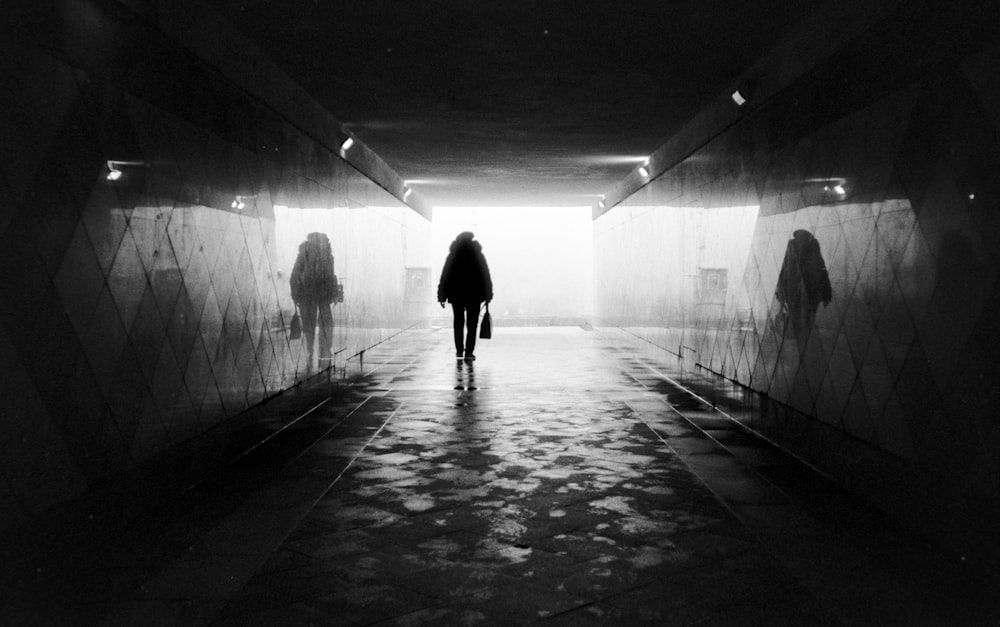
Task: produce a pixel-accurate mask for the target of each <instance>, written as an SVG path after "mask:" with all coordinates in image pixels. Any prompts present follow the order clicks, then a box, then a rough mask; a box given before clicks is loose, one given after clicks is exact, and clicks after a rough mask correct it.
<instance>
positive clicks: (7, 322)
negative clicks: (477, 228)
mask: <svg viewBox="0 0 1000 627" xmlns="http://www.w3.org/2000/svg"><path fill="white" fill-rule="evenodd" d="M136 4H139V3H136ZM192 6H195V5H192ZM10 9H11V14H10V16H9V17H10V19H9V20H7V22H6V23H5V25H4V35H5V42H8V44H9V45H7V46H6V47H5V48H6V50H5V55H4V58H3V60H2V61H0V64H2V73H3V75H4V76H5V77H7V76H9V77H16V80H15V83H14V84H13V85H10V86H9V87H6V88H5V89H4V90H3V93H2V94H0V100H2V101H3V111H4V115H3V116H0V129H2V133H0V134H2V136H3V137H4V138H5V139H4V142H3V143H2V147H0V150H2V151H3V161H2V170H0V197H2V200H3V202H0V258H2V264H3V265H2V268H0V291H2V294H3V297H2V300H0V371H2V372H3V377H2V383H0V386H2V390H0V391H2V392H3V394H4V408H3V411H2V412H0V428H2V429H3V431H4V434H5V435H4V437H3V438H2V444H0V477H2V484H0V512H2V514H0V530H6V529H8V528H12V527H14V526H17V525H19V524H26V523H30V521H31V520H33V519H36V518H37V517H39V516H41V515H44V514H45V513H46V512H49V511H51V508H52V507H54V506H55V505H58V504H62V503H67V502H70V501H71V500H72V499H74V498H76V497H80V496H81V495H84V494H86V493H88V492H89V491H91V490H93V489H95V487H98V486H103V485H106V484H108V483H109V482H111V481H114V480H115V478H116V477H120V476H122V475H123V474H124V473H127V472H129V471H130V470H132V469H134V468H136V467H138V466H140V465H142V464H143V463H145V462H147V461H149V460H151V459H152V458H154V457H156V456H157V455H159V454H161V453H163V452H164V451H167V450H168V449H170V448H171V447H173V446H175V445H177V444H178V443H181V442H184V441H186V440H188V439H190V438H192V437H194V436H197V435H199V434H202V433H205V432H206V431H207V430H209V429H211V428H212V427H213V426H215V425H218V424H220V423H222V422H223V421H226V420H228V419H231V418H233V417H235V416H237V415H239V414H240V413H241V412H243V411H244V410H246V409H247V408H249V407H252V406H254V405H255V404H257V403H259V402H260V401H262V400H263V399H265V398H268V397H270V396H273V395H274V394H276V393H278V392H279V391H281V390H284V389H287V388H289V387H290V386H294V385H296V384H297V383H299V382H302V381H303V380H305V379H306V378H307V377H308V376H310V375H311V374H315V373H316V372H317V370H318V368H320V366H321V364H319V363H317V362H316V361H313V362H312V363H307V358H308V352H307V350H306V349H305V347H304V343H303V340H297V339H292V338H290V337H289V333H288V331H289V326H290V323H291V319H292V316H293V313H294V311H295V305H294V303H293V302H292V301H291V297H290V288H289V275H290V272H291V270H292V266H293V264H294V262H295V258H296V253H297V249H298V246H299V243H300V242H302V241H303V240H304V239H305V237H306V234H307V233H310V232H314V231H316V232H322V233H324V234H326V235H327V236H328V238H329V240H330V242H331V245H332V253H333V256H334V260H335V272H336V274H337V276H338V278H339V280H340V282H341V284H342V285H343V287H344V297H343V302H342V303H339V304H335V305H334V306H333V314H332V317H333V320H334V324H333V333H332V336H333V337H332V350H333V354H334V359H333V361H332V362H331V363H332V370H330V371H329V372H330V373H332V374H334V375H336V376H337V377H341V376H344V375H345V374H350V373H352V372H357V371H358V369H359V368H360V367H361V365H360V360H359V359H358V358H357V355H358V354H359V353H360V352H361V351H364V350H365V349H367V348H369V347H371V346H374V345H376V344H380V343H382V342H384V341H385V340H386V339H388V338H391V337H395V336H396V335H397V334H399V333H401V332H402V331H403V330H405V329H406V328H408V327H409V326H410V325H412V324H413V322H414V321H413V320H411V319H409V318H408V317H407V316H408V312H407V311H406V308H405V302H404V298H405V297H404V290H405V280H406V266H407V265H408V264H409V265H429V264H427V263H426V260H424V259H421V258H419V255H420V254H422V253H421V251H423V250H424V249H425V248H426V242H427V241H428V240H429V237H430V226H429V222H428V220H427V219H426V218H425V217H423V216H422V215H419V214H418V213H416V212H415V211H413V210H412V209H410V208H409V207H407V206H406V205H404V204H403V203H401V202H400V201H399V200H398V199H397V198H396V197H395V196H394V195H393V194H391V193H390V192H389V191H387V188H388V189H391V188H392V187H393V185H394V184H395V178H393V177H392V176H388V174H386V176H387V178H386V180H385V181H382V182H377V181H375V180H373V179H372V178H369V176H366V175H365V174H362V173H361V172H360V171H359V170H358V169H357V168H356V167H354V166H353V165H352V164H351V163H349V162H348V161H346V160H345V159H344V158H342V156H341V155H340V154H339V145H340V141H341V138H342V137H341V136H340V135H338V133H339V125H338V124H336V123H335V121H332V118H329V116H328V115H327V114H325V113H324V112H322V110H319V109H318V108H317V107H315V106H313V107H309V106H298V107H297V108H296V107H294V106H291V105H290V104H289V102H290V101H292V100H294V98H292V96H290V95H289V94H292V95H294V94H297V93H298V92H297V91H295V89H292V88H291V87H289V89H288V90H287V91H285V92H283V91H282V84H281V83H280V80H279V79H280V78H281V77H280V76H277V75H275V74H274V69H273V68H272V67H270V66H267V69H268V72H270V73H269V74H268V77H269V82H268V83H267V85H268V88H269V89H272V90H273V91H274V92H276V93H277V95H275V94H254V93H251V92H248V91H247V87H246V86H247V85H252V84H253V80H251V79H248V78H247V77H234V76H227V75H226V74H224V73H222V72H220V70H219V68H218V67H216V66H215V65H213V64H211V63H209V62H208V61H206V60H205V59H203V58H202V57H200V56H199V55H198V54H195V53H194V52H192V50H191V49H189V48H187V47H185V46H183V45H181V44H180V43H178V41H177V40H176V39H175V38H173V37H172V36H171V35H170V34H169V33H168V32H166V31H163V30H160V29H158V28H157V27H156V25H155V24H156V23H155V19H154V18H155V17H156V14H157V11H156V10H154V9H155V3H148V6H146V9H147V10H146V12H145V14H144V17H142V16H140V15H139V14H137V13H135V12H133V10H132V9H131V8H129V7H126V6H125V5H122V4H119V3H117V2H41V3H15V4H14V6H12V7H10ZM172 15H173V14H172ZM174 17H176V16H174ZM213 24H215V25H218V24H217V23H216V22H213ZM213 32H214V34H215V35H216V36H218V37H221V38H222V39H223V40H225V41H227V42H228V43H229V44H230V45H235V44H240V43H241V41H240V39H239V37H238V36H237V35H235V34H233V33H227V32H222V31H218V30H215V31H213ZM242 43H245V42H242ZM253 54H254V53H253V51H252V49H249V48H248V49H247V50H246V51H244V60H245V57H247V56H250V57H252V55H253ZM260 63H262V64H264V63H265V62H264V61H260ZM262 67H263V66H262ZM285 80H286V82H287V84H288V85H291V82H290V81H288V80H287V79H285ZM276 81H277V82H276ZM275 102H278V103H279V104H281V103H284V104H285V106H273V105H274V103H275ZM298 104H301V103H298ZM288 112H291V113H292V114H294V115H298V117H295V118H294V119H293V118H292V117H289V115H288ZM111 169H116V170H118V171H119V172H121V176H120V178H118V179H117V180H109V178H108V175H109V173H110V171H111ZM366 169H367V170H368V171H369V172H374V173H375V174H376V175H377V174H379V173H380V172H382V171H383V170H385V166H384V164H381V163H380V162H378V161H377V160H375V161H372V160H370V159H369V160H368V161H366ZM383 173H389V174H391V172H389V171H387V170H386V171H385V172H383ZM397 178H398V177H397ZM316 353H317V354H316V357H319V350H317V351H316ZM326 365H327V364H322V366H326Z"/></svg>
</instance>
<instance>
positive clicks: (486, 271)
mask: <svg viewBox="0 0 1000 627" xmlns="http://www.w3.org/2000/svg"><path fill="white" fill-rule="evenodd" d="M479 258H480V260H481V261H482V264H483V265H482V268H483V285H484V286H485V287H486V302H487V303H488V302H490V301H491V300H493V278H492V277H491V276H490V266H489V264H488V263H486V257H485V255H480V256H479Z"/></svg>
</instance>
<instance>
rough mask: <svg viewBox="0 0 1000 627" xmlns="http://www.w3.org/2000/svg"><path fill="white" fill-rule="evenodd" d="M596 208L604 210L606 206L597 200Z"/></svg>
mask: <svg viewBox="0 0 1000 627" xmlns="http://www.w3.org/2000/svg"><path fill="white" fill-rule="evenodd" d="M597 206H598V207H600V208H601V209H604V208H605V207H607V204H605V202H604V201H603V200H598V201H597Z"/></svg>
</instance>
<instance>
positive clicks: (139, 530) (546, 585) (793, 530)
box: [2, 327, 1000, 626]
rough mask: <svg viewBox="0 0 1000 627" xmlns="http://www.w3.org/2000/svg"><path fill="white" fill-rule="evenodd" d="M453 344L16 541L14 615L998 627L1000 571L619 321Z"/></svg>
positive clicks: (286, 404) (298, 400)
mask: <svg viewBox="0 0 1000 627" xmlns="http://www.w3.org/2000/svg"><path fill="white" fill-rule="evenodd" d="M450 336H451V334H450V330H448V329H445V330H441V331H436V332H434V331H430V332H426V333H422V334H421V337H420V339H419V341H417V342H416V343H415V344H414V345H413V346H412V347H407V349H406V350H404V351H403V352H402V354H399V353H397V354H395V356H393V357H392V359H391V360H390V361H388V362H386V363H384V364H383V365H382V366H380V367H379V368H378V369H377V370H376V371H375V372H374V373H372V374H371V375H370V376H367V377H365V378H364V379H363V380H361V381H358V382H355V383H354V384H352V385H350V386H346V387H344V386H340V387H338V388H337V390H336V393H335V394H334V395H333V396H329V395H328V394H327V392H328V391H329V389H330V388H329V386H327V385H320V384H314V385H312V386H311V387H307V388H303V389H301V390H297V391H296V392H294V393H292V394H289V395H287V396H286V397H285V398H283V399H280V400H278V401H275V402H272V403H268V405H267V406H266V407H265V408H263V410H262V411H259V412H257V413H256V414H255V415H254V419H253V422H252V424H249V425H245V427H246V428H244V429H242V430H240V431H238V432H233V433H230V434H228V436H227V437H230V438H231V439H233V440H235V441H238V443H237V444H233V445H232V446H230V448H229V449H227V450H234V451H238V453H237V454H234V455H233V456H232V458H231V459H227V460H226V462H225V463H219V464H217V465H216V466H214V467H211V466H210V467H208V468H207V469H206V468H202V471H201V474H200V475H199V477H200V478H199V480H197V481H193V482H190V481H189V482H188V483H190V485H186V486H185V487H183V489H178V490H176V491H175V493H172V495H171V496H170V497H169V498H168V497H164V499H162V502H158V503H155V504H154V505H155V506H151V507H150V512H149V514H148V515H146V516H143V517H139V518H137V520H136V522H135V523H134V524H130V525H129V526H128V527H127V528H124V529H122V530H121V532H120V533H116V534H114V536H113V537H108V538H104V539H102V540H101V541H100V542H97V541H96V540H95V541H94V542H93V546H91V547H78V548H79V550H78V551H77V552H76V553H75V554H74V556H73V557H72V559H71V560H70V558H68V557H65V556H64V559H63V563H62V565H61V566H60V562H59V560H58V559H56V558H55V557H53V556H48V557H47V558H46V559H42V558H38V559H37V560H36V561H37V563H38V564H42V563H44V564H45V566H44V568H42V567H41V566H39V567H37V568H32V564H35V563H36V562H35V561H32V559H34V558H33V557H32V555H33V554H35V553H37V552H38V551H39V550H43V549H41V548H40V547H35V548H34V549H32V551H34V553H32V552H31V551H28V552H27V553H24V552H22V555H21V558H20V561H19V567H20V568H21V571H22V572H27V571H31V572H32V575H31V576H26V577H22V578H19V579H18V580H17V581H13V582H12V581H9V580H8V581H7V582H6V584H5V585H6V587H7V589H8V590H12V589H14V590H16V594H13V595H11V597H9V598H8V600H7V602H6V603H5V604H4V605H3V606H2V607H3V609H4V614H3V615H4V616H6V617H7V619H8V620H9V621H12V622H13V623H23V624H32V623H34V624H100V625H160V624H162V625H210V624H211V625H233V626H235V625H369V624H383V623H384V624H392V625H423V624H427V625H442V624H447V625H453V624H456V625H474V624H486V625H498V624H524V623H532V622H542V623H548V624H565V625H586V624H622V625H631V624H642V623H649V624H657V625H997V624H1000V607H998V601H997V599H996V598H994V597H996V596H998V595H997V594H996V592H997V590H1000V588H998V587H996V582H991V581H988V580H987V579H986V578H984V577H983V576H981V575H977V574H975V573H972V572H970V571H968V570H966V569H965V568H964V567H963V566H962V565H961V564H958V563H955V562H953V561H952V560H950V559H948V558H947V557H945V556H943V555H941V554H939V553H937V552H936V551H935V550H934V549H933V547H931V546H930V545H928V544H927V543H925V542H921V541H919V540H916V539H914V538H912V537H909V536H907V535H906V534H905V533H903V532H901V531H899V530H898V529H896V528H895V527H894V526H893V525H892V524H891V523H890V522H889V521H888V520H886V519H885V518H883V517H882V516H881V515H879V513H878V512H876V511H874V510H872V509H871V508H869V507H867V506H865V505H864V504H863V503H860V502H859V501H857V500H856V499H854V498H853V497H852V496H851V495H850V494H847V493H845V492H844V491H842V490H840V489H839V488H837V487H836V486H833V485H831V484H829V483H827V482H826V481H824V480H823V479H822V478H821V477H819V476H817V475H815V474H814V473H812V472H811V471H810V470H809V469H807V468H805V467H803V466H802V465H800V464H798V463H797V462H796V461H795V460H793V459H791V458H789V457H787V456H785V455H784V454H782V453H781V452H780V451H778V450H776V449H773V448H771V447H770V446H769V445H767V444H766V443H764V442H762V441H759V440H757V439H755V438H753V437H750V436H748V435H747V434H746V433H744V432H743V431H742V430H741V429H740V428H739V427H738V426H736V425H735V424H733V423H732V422H731V421H729V420H727V419H726V418H725V417H724V416H722V415H721V414H719V413H717V412H715V411H714V410H713V409H712V407H711V406H710V405H707V404H705V403H704V402H702V401H701V400H700V398H699V397H695V396H692V395H691V394H689V393H688V392H687V391H686V390H685V389H684V388H682V387H680V386H679V385H678V384H677V383H676V381H675V379H674V378H673V377H671V373H670V372H669V371H668V370H667V369H666V366H665V365H664V364H663V363H662V362H657V361H655V360H652V359H650V358H649V357H648V356H646V355H644V353H643V352H641V350H640V349H639V348H637V347H634V346H632V345H630V344H629V342H628V341H627V340H626V338H625V336H624V335H623V334H619V333H617V332H615V331H612V330H584V329H581V328H574V327H561V328H505V327H500V328H498V329H496V330H495V335H494V339H492V340H489V341H482V344H481V346H480V347H479V348H478V349H477V351H476V352H477V356H478V360H477V361H476V362H474V363H473V364H465V363H461V362H456V361H455V360H454V358H453V355H454V350H453V347H452V346H451V345H450ZM375 359H377V355H372V356H371V357H370V358H369V363H376V362H375V361H373V360H375ZM182 483H184V482H179V483H178V485H181V484H182ZM36 544H37V541H36ZM53 571H55V573H54V574H53ZM11 572H13V571H11ZM15 597H16V598H15Z"/></svg>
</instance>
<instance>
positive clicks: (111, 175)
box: [107, 161, 122, 181]
mask: <svg viewBox="0 0 1000 627" xmlns="http://www.w3.org/2000/svg"><path fill="white" fill-rule="evenodd" d="M115 163H116V162H114V161H108V176H107V179H108V180H109V181H117V180H118V179H120V178H121V177H122V171H121V170H119V169H118V168H117V167H115Z"/></svg>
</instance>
